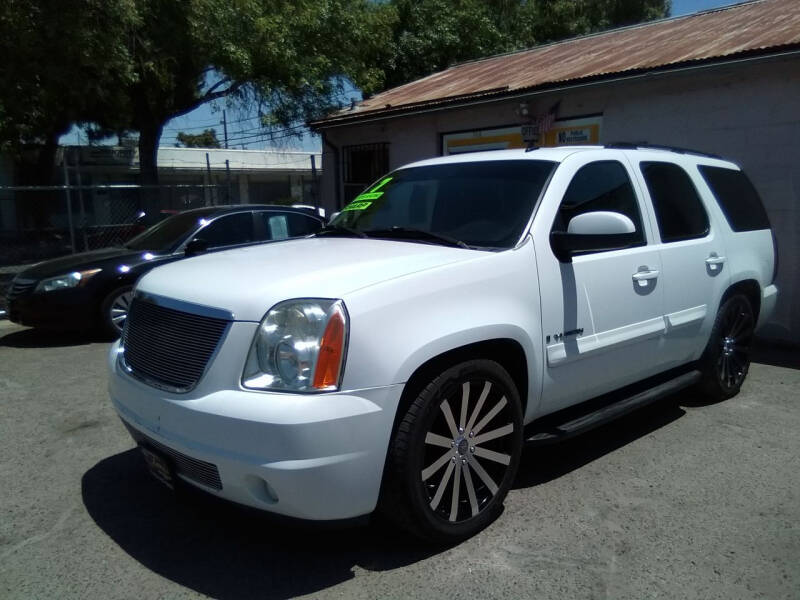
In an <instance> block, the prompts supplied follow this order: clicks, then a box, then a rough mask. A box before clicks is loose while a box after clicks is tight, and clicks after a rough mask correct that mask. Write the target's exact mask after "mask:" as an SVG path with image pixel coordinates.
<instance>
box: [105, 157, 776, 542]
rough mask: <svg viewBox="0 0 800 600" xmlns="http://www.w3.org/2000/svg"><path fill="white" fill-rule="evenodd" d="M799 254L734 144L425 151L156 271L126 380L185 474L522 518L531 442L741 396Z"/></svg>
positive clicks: (240, 485)
mask: <svg viewBox="0 0 800 600" xmlns="http://www.w3.org/2000/svg"><path fill="white" fill-rule="evenodd" d="M775 263H776V257H775V255H774V244H773V238H772V235H771V231H770V228H769V222H768V221H767V217H766V214H765V212H764V209H763V207H762V205H761V202H760V200H759V199H758V196H757V194H756V192H755V190H754V188H753V186H752V185H751V184H750V182H749V181H748V179H747V178H746V177H745V175H744V174H743V173H742V172H741V171H740V170H739V168H738V167H737V166H736V165H734V164H732V163H730V162H727V161H724V160H720V159H717V158H714V157H711V156H706V155H701V154H698V153H692V152H688V151H678V150H674V149H673V150H666V149H656V148H635V147H632V146H624V145H618V146H612V147H570V148H554V149H538V150H535V151H532V152H525V151H522V150H519V151H517V150H509V151H501V152H488V153H476V154H468V155H461V156H454V157H445V158H437V159H433V160H426V161H422V162H418V163H414V164H411V165H408V166H406V167H403V168H401V169H398V170H396V171H394V172H392V173H391V174H389V175H388V176H386V177H384V178H382V179H380V180H379V181H378V182H376V183H375V184H374V185H373V186H372V187H371V188H369V189H368V190H367V191H365V192H364V193H362V194H361V195H360V196H358V197H357V198H356V199H355V200H354V201H353V202H352V203H350V204H349V205H348V206H347V207H345V209H344V210H343V211H342V213H341V214H340V215H339V216H337V217H336V219H335V220H334V221H333V222H332V223H331V224H330V225H329V226H328V227H327V228H326V229H324V230H323V231H322V232H320V233H319V234H317V235H315V236H312V237H310V238H305V239H300V240H295V241H287V242H282V243H280V244H269V245H265V246H254V247H248V248H242V249H238V250H231V251H228V252H222V253H215V254H210V255H206V256H200V257H197V258H192V259H189V260H186V261H180V262H178V263H175V264H171V265H167V266H164V267H160V268H157V269H155V270H153V271H152V272H150V273H149V274H147V275H145V277H144V278H142V279H141V280H140V282H139V284H138V286H137V289H136V294H135V299H134V301H133V304H132V306H131V309H130V315H129V317H128V321H127V325H126V329H125V332H124V335H123V339H122V340H121V342H118V343H117V345H115V346H114V347H113V349H112V352H111V357H110V364H109V366H110V369H111V379H110V394H111V398H112V401H113V403H114V406H115V407H116V409H117V411H118V412H119V414H120V416H121V417H122V420H123V422H124V423H125V424H126V426H127V427H128V429H129V430H130V432H131V434H132V435H133V437H134V439H135V440H136V441H137V442H138V443H139V444H140V446H142V448H143V451H144V453H145V456H146V458H147V462H148V464H149V465H150V468H151V470H152V472H153V473H154V474H155V475H156V476H158V477H159V478H160V479H162V480H163V481H165V482H166V483H168V484H169V485H173V484H175V483H176V482H177V480H178V479H180V480H182V481H185V482H188V483H190V484H192V485H194V486H197V487H199V488H202V489H203V490H206V491H208V492H210V493H212V494H215V495H217V496H220V497H222V498H226V499H228V500H232V501H235V502H239V503H242V504H247V505H250V506H254V507H257V508H260V509H263V510H267V511H272V512H275V513H280V514H282V515H287V516H290V517H299V518H303V519H313V520H339V519H348V518H354V517H359V516H363V515H367V514H369V513H371V512H372V511H374V510H375V509H376V508H379V509H382V510H383V511H385V512H386V514H388V515H389V516H390V517H392V518H393V519H395V520H396V521H398V522H399V523H401V524H402V525H403V526H405V527H407V528H409V529H410V530H411V531H412V532H414V533H416V534H418V535H420V536H422V537H424V538H427V539H431V540H437V541H443V540H448V541H452V540H458V539H462V538H464V537H467V536H469V535H472V534H473V533H475V532H477V531H479V530H480V529H481V528H483V527H485V526H486V525H487V524H488V523H489V522H491V520H492V519H493V518H494V517H496V516H497V515H498V514H499V511H500V508H501V505H502V502H503V499H504V497H505V495H506V493H507V492H508V489H509V487H510V486H511V484H512V482H513V480H514V476H515V473H516V470H517V467H518V465H519V458H520V453H521V450H522V446H523V443H525V442H526V441H527V442H537V441H551V440H558V439H562V438H565V437H567V436H570V435H572V434H575V433H577V432H580V431H584V430H586V429H588V428H590V427H593V426H596V425H598V424H601V423H604V422H606V421H608V420H609V419H611V418H614V417H616V416H619V415H620V414H622V413H624V412H626V411H630V410H632V409H634V408H636V407H639V406H642V405H643V404H646V403H649V402H652V401H654V400H656V399H658V398H660V397H663V396H665V395H667V394H670V393H673V392H675V391H677V390H679V389H681V388H684V387H688V386H692V385H693V386H698V387H699V388H700V389H702V390H704V392H705V393H707V394H708V395H709V396H710V397H712V398H716V399H721V398H727V397H730V396H732V395H734V394H736V393H737V392H738V391H739V388H740V387H741V385H742V382H743V380H744V378H745V376H746V375H747V370H748V365H749V358H748V352H749V348H750V344H751V341H752V339H753V332H754V331H755V329H756V327H757V325H759V324H760V323H763V322H764V321H765V319H767V318H768V316H769V314H770V312H771V311H772V309H773V307H774V304H775V299H776V294H777V289H776V287H775V285H774V284H773V279H774V270H775V267H776V264H775Z"/></svg>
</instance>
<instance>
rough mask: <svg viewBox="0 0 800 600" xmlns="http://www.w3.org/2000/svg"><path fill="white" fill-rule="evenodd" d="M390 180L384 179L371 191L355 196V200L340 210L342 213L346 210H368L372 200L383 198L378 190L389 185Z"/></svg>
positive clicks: (389, 178) (388, 178)
mask: <svg viewBox="0 0 800 600" xmlns="http://www.w3.org/2000/svg"><path fill="white" fill-rule="evenodd" d="M391 180H392V178H391V177H384V178H383V179H381V180H380V181H379V182H378V184H377V185H376V186H375V187H373V188H372V189H371V190H369V191H368V192H364V193H363V194H359V195H358V196H356V198H355V200H353V201H352V202H351V203H350V204H348V205H347V206H345V207H344V208H343V209H342V212H344V211H346V210H364V209H365V208H368V207H369V206H370V205H371V204H372V201H373V200H377V199H378V198H380V197H381V196H383V192H379V191H378V190H379V189H381V188H382V187H383V186H385V185H386V184H387V183H389V182H390V181H391Z"/></svg>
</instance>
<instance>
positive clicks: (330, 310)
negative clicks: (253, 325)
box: [242, 298, 347, 392]
mask: <svg viewBox="0 0 800 600" xmlns="http://www.w3.org/2000/svg"><path fill="white" fill-rule="evenodd" d="M346 344H347V311H346V310H345V307H344V303H343V302H342V301H341V300H326V299H320V298H304V299H301V300H288V301H286V302H281V303H279V304H276V305H275V306H273V307H272V308H271V309H270V310H269V312H268V313H267V314H266V315H265V316H264V319H263V320H262V321H261V324H260V325H259V326H258V331H257V332H256V335H255V338H254V339H253V343H252V345H251V346H250V353H249V354H248V356H247V363H246V365H245V369H244V374H243V376H242V384H243V385H244V386H245V387H248V388H252V389H260V390H285V391H292V392H314V391H331V390H336V389H338V388H339V383H340V380H341V375H342V370H343V368H342V367H343V365H344V354H345V349H346Z"/></svg>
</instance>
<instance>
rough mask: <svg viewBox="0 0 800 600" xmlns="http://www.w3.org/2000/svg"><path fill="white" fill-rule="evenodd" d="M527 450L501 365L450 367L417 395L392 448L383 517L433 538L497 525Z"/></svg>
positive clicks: (518, 409)
mask: <svg viewBox="0 0 800 600" xmlns="http://www.w3.org/2000/svg"><path fill="white" fill-rule="evenodd" d="M521 451H522V408H521V403H520V399H519V393H518V391H517V389H516V386H515V385H514V383H513V381H512V379H511V377H510V376H509V375H508V373H507V372H506V371H505V369H503V368H502V367H501V366H500V365H499V364H498V363H496V362H493V361H489V360H472V361H468V362H464V363H461V364H459V365H456V366H455V367H452V368H449V369H447V370H446V371H444V372H443V373H442V374H441V375H439V376H438V377H436V378H434V379H433V380H432V381H431V382H430V383H428V385H427V386H425V387H424V389H423V390H422V391H421V392H420V393H419V394H418V396H417V397H416V399H415V400H414V401H413V402H412V403H411V405H410V406H409V407H408V409H407V411H406V412H405V414H404V415H403V418H402V420H401V421H400V423H399V425H398V427H397V431H396V433H395V435H394V438H393V440H392V443H391V445H390V449H389V457H388V460H387V471H386V474H385V479H384V487H383V490H382V494H381V508H382V511H383V512H384V514H386V515H387V516H389V517H390V518H391V519H393V520H395V521H396V522H398V523H399V524H400V525H402V526H404V527H406V528H407V529H409V530H410V531H411V532H412V533H415V534H416V535H418V536H420V537H423V538H425V539H428V540H432V541H436V542H453V541H458V540H461V539H464V538H467V537H469V536H471V535H474V534H475V533H477V532H478V531H480V530H481V529H483V528H484V527H486V526H487V525H488V524H489V523H491V522H492V520H493V519H494V518H496V517H497V515H499V514H500V512H501V509H502V504H503V500H504V498H505V496H506V494H507V493H508V490H509V488H510V487H511V483H512V482H513V480H514V476H515V474H516V470H517V466H518V464H519V458H520V454H521Z"/></svg>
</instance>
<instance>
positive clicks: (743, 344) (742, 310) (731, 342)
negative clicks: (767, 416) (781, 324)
mask: <svg viewBox="0 0 800 600" xmlns="http://www.w3.org/2000/svg"><path fill="white" fill-rule="evenodd" d="M755 325H756V320H755V315H754V314H753V307H752V306H751V305H750V301H749V300H748V299H747V297H746V296H744V295H743V294H735V295H733V296H731V297H730V298H728V299H727V300H726V301H725V302H724V303H723V304H722V306H721V307H720V309H719V312H718V313H717V318H716V320H715V321H714V326H713V328H712V329H711V337H710V339H709V342H708V346H707V347H706V350H705V352H704V353H703V357H702V358H701V359H700V363H701V370H702V373H703V378H702V380H701V381H700V389H701V391H702V392H704V393H705V394H706V395H708V396H709V397H710V398H711V399H713V400H726V399H728V398H731V397H733V396H735V395H736V394H738V393H739V390H740V389H741V387H742V384H743V383H744V380H745V378H746V377H747V372H748V370H749V369H750V349H751V346H752V343H753V336H754V331H755Z"/></svg>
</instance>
